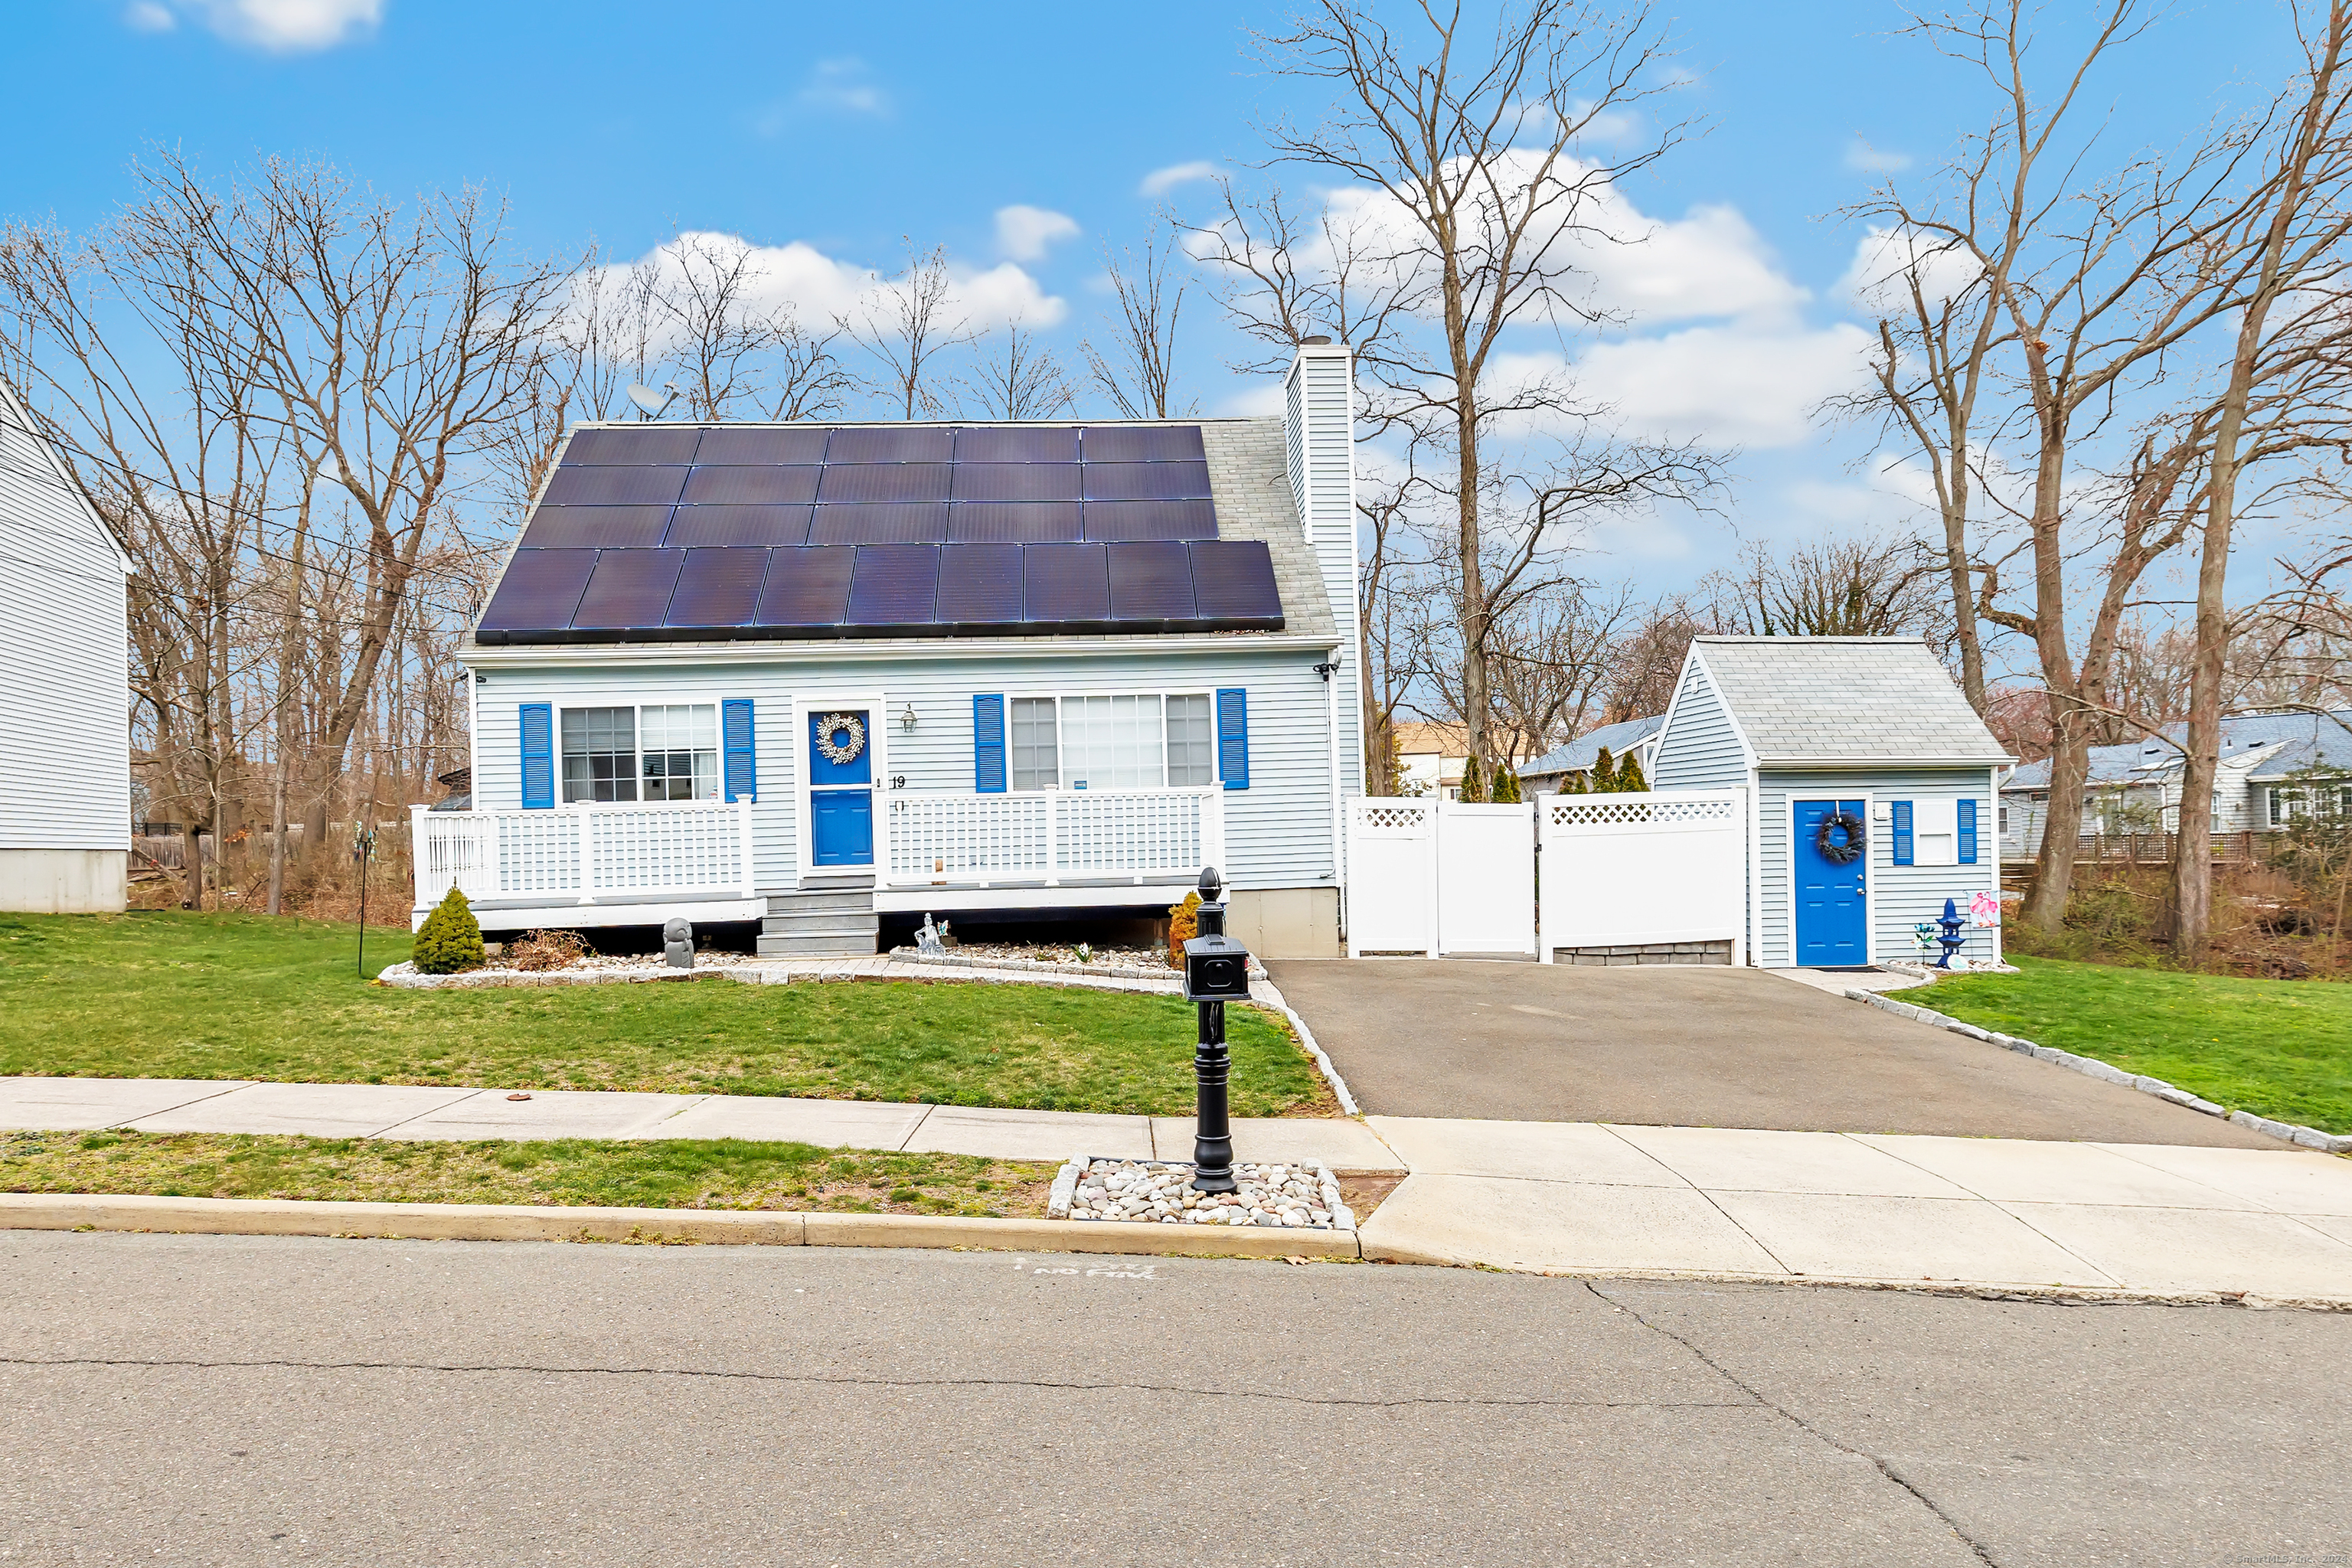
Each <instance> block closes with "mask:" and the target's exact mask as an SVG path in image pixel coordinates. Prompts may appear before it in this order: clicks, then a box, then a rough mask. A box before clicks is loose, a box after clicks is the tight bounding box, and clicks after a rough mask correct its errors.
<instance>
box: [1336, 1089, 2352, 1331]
mask: <svg viewBox="0 0 2352 1568" xmlns="http://www.w3.org/2000/svg"><path fill="white" fill-rule="evenodd" d="M1367 1121H1368V1124H1369V1125H1370V1127H1371V1129H1372V1130H1373V1131H1375V1132H1378V1133H1379V1134H1380V1135H1381V1138H1382V1140H1383V1141H1385V1142H1387V1143H1388V1144H1389V1145H1390V1146H1391V1148H1393V1149H1395V1150H1396V1151H1397V1152H1398V1153H1399V1154H1400V1155H1402V1157H1403V1158H1404V1161H1405V1163H1406V1164H1407V1165H1408V1166H1410V1167H1411V1168H1412V1176H1411V1178H1410V1179H1408V1180H1407V1181H1406V1182H1405V1183H1404V1184H1402V1186H1400V1187H1399V1188H1398V1189H1397V1191H1396V1192H1395V1193H1394V1194H1392V1195H1391V1197H1390V1198H1389V1200H1388V1201H1387V1202H1386V1203H1384V1204H1382V1205H1381V1206H1380V1208H1379V1209H1378V1210H1377V1211H1375V1212H1374V1213H1373V1215H1371V1217H1370V1219H1369V1220H1367V1221H1366V1222H1365V1224H1364V1227H1363V1245H1364V1253H1365V1256H1366V1257H1369V1258H1393V1259H1396V1260H1399V1261H1405V1262H1435V1263H1471V1264H1486V1265H1488V1266H1490V1267H1497V1268H1521V1269H1540V1270H1545V1271H1551V1272H1561V1273H1576V1274H1629V1273H1644V1274H1707V1275H1722V1276H1733V1277H1742V1278H1753V1279H1814V1280H1850V1281H1862V1282H1869V1283H1884V1284H1916V1283H1920V1282H1933V1283H1938V1284H1954V1285H1966V1286H1975V1287H1990V1288H2004V1287H2015V1288H2024V1289H2035V1288H2046V1287H2053V1286H2054V1287H2063V1288H2071V1289H2090V1290H2102V1289H2105V1290H2118V1289H2119V1290H2125V1291H2130V1292H2133V1293H2139V1294H2151V1293H2152V1294H2159V1295H2164V1294H2183V1295H2187V1294H2198V1293H2204V1292H2247V1293H2251V1294H2253V1295H2256V1296H2259V1297H2263V1298H2267V1299H2272V1300H2308V1301H2324V1302H2327V1303H2331V1304H2342V1305H2347V1306H2352V1161H2347V1160H2343V1159H2338V1158H2336V1157H2334V1156H2330V1155H2326V1154H2316V1153H2307V1152H2295V1151H2287V1150H2277V1151H2273V1150H2266V1149H2221V1148H2210V1147H2205V1148H2200V1147H2197V1146H2193V1145H2180V1144H2131V1143H2072V1142H2031V1141H2025V1140H2019V1139H2000V1138H1946V1137H1929V1136H1914V1135H1888V1134H1871V1133H1860V1134H1851V1133H1842V1132H1778V1131H1733V1130H1726V1129H1717V1128H1698V1127H1630V1126H1602V1125H1599V1124H1595V1123H1589V1122H1588V1123H1576V1122H1513V1121H1438V1120H1428V1119H1419V1118H1410V1117H1391V1116H1374V1117H1370V1118H1368V1119H1367Z"/></svg>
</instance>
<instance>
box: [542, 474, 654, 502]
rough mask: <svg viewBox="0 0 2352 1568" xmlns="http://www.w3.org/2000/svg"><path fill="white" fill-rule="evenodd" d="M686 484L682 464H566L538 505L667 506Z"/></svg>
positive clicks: (549, 482) (550, 481) (551, 481)
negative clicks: (635, 465)
mask: <svg viewBox="0 0 2352 1568" xmlns="http://www.w3.org/2000/svg"><path fill="white" fill-rule="evenodd" d="M685 484H686V470H685V469H684V468H573V467H572V466H571V465H569V464H566V465H565V466H564V467H562V468H558V469H556V470H555V477H554V478H553V479H550V480H548V481H547V493H546V494H545V495H544V496H542V497H541V500H540V503H539V504H540V505H541V506H667V505H668V504H669V503H670V502H672V501H674V500H677V492H678V490H679V489H681V488H683V487H684V485H685Z"/></svg>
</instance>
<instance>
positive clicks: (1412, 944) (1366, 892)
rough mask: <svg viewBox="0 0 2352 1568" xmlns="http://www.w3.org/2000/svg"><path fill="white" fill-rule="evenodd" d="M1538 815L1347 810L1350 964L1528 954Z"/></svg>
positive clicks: (1444, 805) (1446, 806) (1491, 810)
mask: <svg viewBox="0 0 2352 1568" xmlns="http://www.w3.org/2000/svg"><path fill="white" fill-rule="evenodd" d="M1534 812H1535V808H1534V807H1533V806H1531V805H1461V804H1459V803H1458V802H1454V801H1441V800H1423V799H1415V798H1411V797H1402V796H1377V797H1373V798H1370V799H1362V798H1360V799H1356V800H1351V801H1349V803H1348V956H1349V957H1350V958H1357V957H1360V956H1361V955H1362V954H1364V953H1367V952H1418V953H1423V954H1425V955H1426V956H1428V957H1431V958H1436V957H1439V956H1441V955H1443V954H1445V953H1449V952H1460V953H1474V952H1475V953H1507V954H1512V955H1527V954H1532V953H1533V952H1535V951H1536V865H1535V821H1534Z"/></svg>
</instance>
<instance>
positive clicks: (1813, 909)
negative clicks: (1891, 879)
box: [1794, 800, 1870, 969]
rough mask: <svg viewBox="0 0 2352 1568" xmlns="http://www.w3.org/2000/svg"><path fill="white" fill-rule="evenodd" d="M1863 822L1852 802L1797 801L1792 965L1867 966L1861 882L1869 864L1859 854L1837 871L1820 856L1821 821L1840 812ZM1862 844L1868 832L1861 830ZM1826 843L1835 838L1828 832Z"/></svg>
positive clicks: (1858, 807) (1865, 850)
mask: <svg viewBox="0 0 2352 1568" xmlns="http://www.w3.org/2000/svg"><path fill="white" fill-rule="evenodd" d="M1840 811H1844V812H1850V813H1852V814H1853V816H1854V818H1855V819H1856V820H1857V821H1863V820H1866V817H1865V815H1864V810H1863V803H1862V802H1861V801H1858V800H1801V801H1799V802H1797V810H1796V825H1795V826H1796V830H1797V845H1796V850H1797V852H1796V857H1795V858H1796V879H1795V880H1796V886H1795V889H1794V892H1795V899H1796V926H1797V963H1799V964H1800V965H1801V966H1802V967H1805V968H1809V969H1810V968H1816V967H1822V968H1833V967H1836V966H1839V965H1842V964H1852V963H1868V962H1870V959H1869V953H1870V935H1869V922H1870V911H1869V910H1868V908H1867V907H1866V906H1865V905H1864V894H1863V888H1864V875H1865V868H1867V867H1868V866H1869V864H1870V854H1869V847H1868V844H1867V842H1865V843H1864V846H1863V853H1862V854H1860V855H1858V856H1856V857H1855V858H1853V860H1852V861H1851V862H1849V863H1847V864H1846V865H1843V866H1840V865H1838V864H1836V863H1835V862H1833V861H1832V860H1831V859H1830V858H1828V857H1827V856H1825V855H1823V854H1822V851H1821V832H1822V821H1823V820H1824V819H1825V818H1827V817H1829V816H1832V815H1833V814H1835V813H1837V812H1840ZM1867 833H1868V829H1866V828H1865V829H1864V835H1865V838H1866V836H1867ZM1832 837H1840V835H1838V834H1836V833H1835V831H1834V830H1833V831H1832Z"/></svg>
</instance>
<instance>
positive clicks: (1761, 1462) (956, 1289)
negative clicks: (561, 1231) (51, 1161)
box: [0, 1232, 2352, 1568]
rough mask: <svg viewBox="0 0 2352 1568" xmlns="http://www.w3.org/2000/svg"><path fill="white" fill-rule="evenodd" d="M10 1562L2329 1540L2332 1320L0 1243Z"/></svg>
mask: <svg viewBox="0 0 2352 1568" xmlns="http://www.w3.org/2000/svg"><path fill="white" fill-rule="evenodd" d="M0 1260H5V1261H0V1401H5V1409H6V1410H7V1412H8V1441H7V1442H6V1443H5V1444H0V1549H5V1561H20V1562H37V1563H47V1562H60V1563H64V1562H78V1563H130V1562H157V1563H173V1564H175V1565H176V1564H197V1565H208V1564H232V1563H233V1564H239V1565H243V1564H250V1563H368V1564H376V1563H383V1564H399V1565H403V1568H406V1565H409V1564H443V1563H448V1564H457V1563H466V1564H472V1563H567V1564H590V1565H596V1564H608V1563H609V1564H671V1563H677V1564H697V1565H707V1564H735V1563H747V1564H748V1563H758V1564H762V1565H766V1564H772V1563H816V1564H824V1563H842V1564H865V1563H912V1564H929V1563H942V1564H945V1563H959V1564H961V1563H1006V1564H1020V1565H1024V1568H1025V1565H1029V1564H1037V1563H1064V1562H1074V1563H1106V1564H1128V1563H1135V1564H1151V1565H1153V1568H1161V1565H1165V1564H1170V1563H1183V1564H1204V1565H1223V1564H1243V1563H1250V1564H1259V1563H1284V1564H1294V1563H1305V1564H1323V1563H1330V1564H1348V1565H1351V1568H1352V1565H1355V1564H1363V1563H1401V1564H1424V1563H1426V1564H1448V1565H1453V1564H1484V1563H1508V1564H1514V1565H1518V1564H1528V1563H1636V1564H1652V1563H1703V1564H1710V1565H1711V1564H1717V1563H1741V1564H1779V1563H1837V1564H1847V1563H1873V1564H1877V1563H1887V1564H1955V1565H1962V1564H1979V1565H1981V1564H1986V1563H1991V1564H1999V1565H2002V1568H2019V1565H2024V1564H2042V1563H2048V1564H2068V1565H2072V1564H2081V1563H2102V1564H2105V1563H2129V1564H2133V1565H2136V1568H2139V1565H2145V1568H2162V1565H2170V1564H2180V1565H2184V1568H2186V1565H2190V1564H2194V1565H2196V1568H2214V1565H2224V1568H2227V1565H2233V1564H2247V1565H2252V1564H2256V1563H2342V1562H2346V1561H2352V1475H2347V1468H2346V1467H2345V1466H2344V1464H2343V1462H2342V1461H2343V1456H2344V1455H2345V1454H2346V1453H2347V1452H2352V1406H2347V1405H2346V1403H2345V1402H2344V1401H2343V1400H2341V1399H2340V1398H2337V1397H2336V1384H2337V1380H2338V1378H2339V1374H2340V1370H2341V1368H2342V1366H2343V1364H2344V1363H2345V1359H2346V1357H2347V1353H2352V1316H2347V1315H2341V1314H2325V1313H2313V1312H2263V1311H2252V1310H2243V1309H2237V1308H2213V1307H2207V1308H2166V1307H2147V1306H2099V1307H2084V1306H2062V1305H2053V1304H2049V1303H2041V1302H2021V1301H1994V1300H1968V1299H1945V1298H1935V1297H1927V1296H1919V1295H1910V1294H1903V1293H1895V1292H1875V1291H1857V1290H1843V1289H1790V1288H1787V1287H1745V1286H1736V1285H1735V1286H1722V1285H1707V1286H1701V1285H1694V1284H1677V1283H1670V1282H1661V1283H1647V1284H1635V1283H1626V1282H1622V1281H1619V1282H1612V1281H1607V1280H1602V1281H1598V1282H1591V1283H1587V1282H1583V1281H1577V1280H1567V1279H1540V1278H1535V1277H1530V1276H1511V1275H1497V1274H1491V1273H1484V1272H1479V1271H1473V1270H1465V1269H1431V1268H1383V1267H1379V1266H1375V1265H1323V1264H1318V1265H1312V1266H1308V1267H1305V1268H1297V1267H1291V1266H1287V1265H1285V1264H1281V1263H1271V1262H1269V1263H1247V1262H1234V1261H1223V1262H1220V1261H1206V1260H1197V1261H1196V1260H1171V1259H1161V1260H1151V1261H1145V1260H1139V1259H1135V1260H1129V1259H1118V1258H1069V1257H1057V1256H1049V1255H1030V1256H1022V1255H1017V1254H982V1253H972V1254H950V1253H939V1252H887V1253H877V1252H859V1251H854V1250H840V1249H825V1248H799V1247H776V1248H766V1247H579V1246H561V1245H547V1244H539V1245H533V1244H509V1245H501V1244H479V1243H438V1244H434V1243H403V1242H361V1241H335V1240H304V1239H287V1238H259V1237H255V1238H240V1237H161V1236H118V1235H75V1234H35V1233H23V1232H18V1233H8V1234H5V1235H0Z"/></svg>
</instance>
